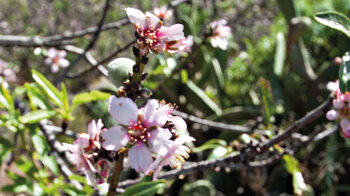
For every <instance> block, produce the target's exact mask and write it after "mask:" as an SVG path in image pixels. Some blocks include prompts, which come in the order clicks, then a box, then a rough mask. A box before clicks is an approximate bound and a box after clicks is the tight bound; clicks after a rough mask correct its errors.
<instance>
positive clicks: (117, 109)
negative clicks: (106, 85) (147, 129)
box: [108, 95, 138, 126]
mask: <svg viewBox="0 0 350 196" xmlns="http://www.w3.org/2000/svg"><path fill="white" fill-rule="evenodd" d="M108 111H109V113H110V114H111V115H112V117H113V119H114V120H115V121H116V122H117V123H118V124H121V125H125V126H129V125H130V123H133V122H136V120H137V115H138V108H137V105H136V104H135V103H134V101H132V100H131V99H130V98H127V97H120V98H117V97H115V96H114V95H113V96H111V97H110V98H109V108H108Z"/></svg>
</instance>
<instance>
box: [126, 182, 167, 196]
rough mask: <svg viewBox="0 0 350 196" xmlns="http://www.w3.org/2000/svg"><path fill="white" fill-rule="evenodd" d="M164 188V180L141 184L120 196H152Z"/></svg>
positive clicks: (128, 189)
mask: <svg viewBox="0 0 350 196" xmlns="http://www.w3.org/2000/svg"><path fill="white" fill-rule="evenodd" d="M164 187H165V183H164V180H158V181H154V182H141V183H139V184H136V185H134V186H131V187H129V188H127V189H125V192H124V193H123V194H120V196H151V195H154V194H155V193H156V192H157V191H159V190H160V189H163V188H164Z"/></svg>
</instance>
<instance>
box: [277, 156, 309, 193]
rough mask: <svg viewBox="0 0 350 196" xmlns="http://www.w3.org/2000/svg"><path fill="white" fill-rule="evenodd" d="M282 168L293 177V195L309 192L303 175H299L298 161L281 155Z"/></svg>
mask: <svg viewBox="0 0 350 196" xmlns="http://www.w3.org/2000/svg"><path fill="white" fill-rule="evenodd" d="M283 160H284V167H285V168H286V170H287V171H288V173H290V174H291V175H292V176H293V188H294V193H295V194H297V195H303V192H304V191H309V190H308V189H309V187H308V186H307V185H306V184H305V182H304V178H303V175H302V173H301V169H300V165H299V161H298V160H297V159H296V158H294V157H292V156H290V155H283Z"/></svg>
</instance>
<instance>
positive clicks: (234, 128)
mask: <svg viewBox="0 0 350 196" xmlns="http://www.w3.org/2000/svg"><path fill="white" fill-rule="evenodd" d="M173 114H175V115H177V116H180V117H182V118H184V119H186V120H188V121H191V122H194V123H199V124H201V125H206V126H208V127H210V128H212V129H216V130H220V131H221V130H222V131H231V132H234V133H238V134H243V133H252V132H259V133H261V134H263V133H264V131H263V130H254V129H252V128H250V127H246V126H241V125H232V124H226V123H222V122H215V121H211V120H206V119H201V118H198V117H196V116H193V115H190V114H186V113H184V112H180V111H177V110H175V111H173Z"/></svg>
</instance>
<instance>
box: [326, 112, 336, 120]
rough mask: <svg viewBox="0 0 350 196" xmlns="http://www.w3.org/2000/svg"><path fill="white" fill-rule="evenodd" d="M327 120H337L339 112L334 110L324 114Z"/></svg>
mask: <svg viewBox="0 0 350 196" xmlns="http://www.w3.org/2000/svg"><path fill="white" fill-rule="evenodd" d="M326 117H327V119H328V120H337V118H339V112H337V111H336V110H329V111H328V112H327V114H326Z"/></svg>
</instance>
